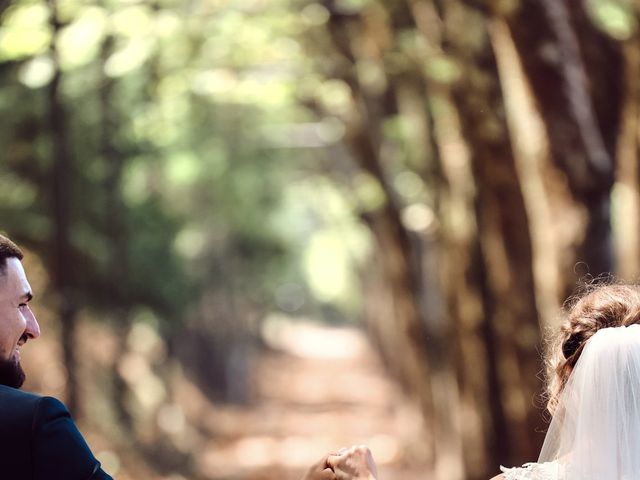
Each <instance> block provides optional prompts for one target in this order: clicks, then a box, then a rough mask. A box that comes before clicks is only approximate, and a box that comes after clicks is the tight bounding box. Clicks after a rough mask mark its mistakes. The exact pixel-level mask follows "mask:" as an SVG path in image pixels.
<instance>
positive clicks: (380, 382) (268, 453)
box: [197, 324, 429, 480]
mask: <svg viewBox="0 0 640 480" xmlns="http://www.w3.org/2000/svg"><path fill="white" fill-rule="evenodd" d="M286 333H287V334H286V335H284V336H282V337H278V338H286V341H275V340H274V341H272V343H273V346H274V347H278V348H277V349H275V348H274V350H273V351H271V352H267V353H263V354H261V355H260V357H259V361H258V362H257V371H256V388H257V392H256V394H257V401H256V402H255V403H254V405H253V406H251V407H243V408H241V407H229V406H226V407H225V406H219V407H218V408H217V409H216V412H215V414H214V417H215V420H214V419H212V421H211V422H208V425H209V428H210V429H211V430H212V431H211V434H212V439H211V440H210V441H209V442H208V444H207V447H206V448H205V449H204V452H203V454H202V455H201V457H200V459H199V464H198V466H197V470H198V472H199V473H200V474H202V475H204V476H205V477H207V478H211V479H227V478H228V479H231V478H238V479H266V478H274V479H275V478H278V479H282V478H287V479H289V478H290V479H297V478H299V477H300V475H301V474H302V472H303V471H304V469H305V468H306V467H307V466H309V465H310V464H311V463H313V462H314V461H316V460H317V459H318V458H319V457H320V456H321V455H322V454H324V453H325V452H328V451H330V450H332V449H334V448H339V447H342V446H347V445H350V444H367V445H369V446H370V448H371V449H372V450H373V453H374V455H375V457H376V459H377V461H378V464H379V467H380V477H381V479H385V480H387V479H395V478H398V479H399V478H402V479H405V480H406V479H410V478H420V479H424V480H427V479H428V478H429V475H428V472H427V471H426V469H425V468H421V467H420V465H418V463H420V462H419V461H418V460H416V459H415V458H409V457H410V456H411V455H410V454H409V452H408V451H407V449H406V448H405V447H406V446H407V445H408V444H412V445H414V446H415V445H416V442H417V441H418V438H419V436H420V433H419V432H420V426H421V419H420V416H419V415H417V414H416V412H415V411H414V410H413V409H411V408H409V407H408V406H407V405H406V402H404V401H403V400H402V398H401V395H400V393H399V392H398V391H397V386H395V385H394V384H393V383H392V382H391V381H390V380H389V379H388V377H387V376H386V375H385V373H384V370H383V368H382V366H381V365H380V363H379V361H378V359H377V357H376V356H375V354H374V353H373V352H372V349H371V347H370V346H369V344H368V343H367V341H366V339H365V336H364V335H363V334H362V333H360V332H359V331H357V330H355V329H329V328H324V327H318V326H314V325H311V324H303V325H301V326H296V327H295V328H293V327H290V330H289V331H287V332H286ZM274 338H276V337H274ZM414 451H415V448H414Z"/></svg>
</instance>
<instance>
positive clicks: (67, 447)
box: [0, 235, 375, 480]
mask: <svg viewBox="0 0 640 480" xmlns="http://www.w3.org/2000/svg"><path fill="white" fill-rule="evenodd" d="M22 256H23V254H22V251H21V250H20V248H18V246H17V245H16V244H15V243H13V242H12V241H11V240H9V239H8V238H6V237H4V236H2V235H0V452H1V453H0V478H1V479H10V480H44V479H46V480H113V479H112V478H111V477H110V476H109V475H107V474H106V473H105V472H104V471H103V470H102V468H100V462H99V461H98V460H97V459H96V458H95V457H94V455H93V453H91V450H90V449H89V446H88V445H87V443H86V442H85V441H84V438H83V437H82V435H81V434H80V432H79V431H78V427H77V426H76V424H75V422H74V421H73V419H72V418H71V415H70V414H69V411H68V410H67V409H66V407H65V406H64V405H63V404H62V403H60V402H59V401H58V400H56V399H55V398H52V397H41V396H38V395H34V394H32V393H26V392H22V391H20V390H19V388H20V387H21V386H22V384H23V382H24V379H25V374H24V371H23V370H22V366H21V365H20V351H21V349H22V346H23V345H24V344H25V343H27V342H28V341H29V340H34V339H36V338H38V337H39V336H40V326H39V325H38V321H37V320H36V317H35V315H34V314H33V312H32V311H31V309H30V308H29V302H30V301H31V299H32V298H33V293H32V291H31V286H30V285H29V281H28V280H27V275H26V273H25V271H24V268H23V266H22V261H21V260H22ZM363 455H364V456H363ZM367 455H368V457H370V452H368V449H365V450H363V449H362V447H357V448H356V447H354V448H352V449H350V450H349V451H346V449H345V451H344V452H342V451H341V452H339V454H333V455H328V456H325V457H323V458H322V459H321V460H320V461H319V462H318V463H316V464H315V465H313V466H311V468H309V470H308V471H307V473H306V474H305V476H304V477H303V479H302V480H356V479H357V480H360V479H362V480H370V479H368V478H367V477H366V476H363V475H359V474H360V473H361V472H362V471H368V470H367V469H366V468H364V467H362V466H363V465H364V466H365V467H366V466H367V464H368V462H367V461H366V460H364V458H365V457H366V456H367ZM372 461H373V459H371V462H372ZM354 466H355V467H360V470H359V469H358V468H355V469H354ZM363 468H364V470H363ZM374 471H375V470H374Z"/></svg>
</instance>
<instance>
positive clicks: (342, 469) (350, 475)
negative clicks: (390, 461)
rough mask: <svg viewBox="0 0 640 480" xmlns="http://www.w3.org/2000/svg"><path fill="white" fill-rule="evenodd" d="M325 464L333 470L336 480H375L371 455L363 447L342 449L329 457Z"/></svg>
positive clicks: (375, 471)
mask: <svg viewBox="0 0 640 480" xmlns="http://www.w3.org/2000/svg"><path fill="white" fill-rule="evenodd" d="M327 464H328V465H329V466H330V467H331V468H332V469H333V472H334V473H335V476H336V479H337V480H377V478H378V471H377V469H376V462H374V461H373V455H371V450H369V449H368V448H367V447H365V446H364V445H358V446H353V447H351V448H344V449H342V450H340V451H339V452H338V453H337V454H335V455H329V458H328V459H327Z"/></svg>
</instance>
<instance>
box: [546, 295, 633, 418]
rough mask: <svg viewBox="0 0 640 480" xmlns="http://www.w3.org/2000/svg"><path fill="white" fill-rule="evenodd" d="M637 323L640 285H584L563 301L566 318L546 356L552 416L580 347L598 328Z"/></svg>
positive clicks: (580, 350) (581, 347)
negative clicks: (584, 290) (565, 306)
mask: <svg viewBox="0 0 640 480" xmlns="http://www.w3.org/2000/svg"><path fill="white" fill-rule="evenodd" d="M633 324H640V286H638V285H624V284H611V285H600V286H590V287H587V289H586V293H583V294H582V295H578V296H576V297H574V298H572V299H570V300H569V301H568V302H567V312H566V319H565V320H564V322H563V324H562V326H561V327H560V331H559V332H558V334H557V335H556V336H555V338H553V339H552V340H551V343H550V348H549V350H548V352H549V355H548V359H547V378H548V382H547V392H546V393H547V395H546V396H547V409H548V410H549V412H550V413H551V414H552V415H553V413H554V411H555V408H556V406H557V403H558V396H559V395H560V393H561V392H562V390H563V388H564V386H565V384H566V383H567V380H568V379H569V375H570V374H571V371H572V370H573V367H574V366H575V365H576V362H577V361H578V359H579V358H580V354H581V353H582V350H583V349H584V346H585V344H586V342H587V340H589V339H590V338H591V337H592V336H593V334H594V333H596V332H597V331H598V330H600V329H602V328H607V327H620V326H623V325H624V326H629V325H633Z"/></svg>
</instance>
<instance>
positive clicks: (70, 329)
mask: <svg viewBox="0 0 640 480" xmlns="http://www.w3.org/2000/svg"><path fill="white" fill-rule="evenodd" d="M49 7H50V9H51V17H50V25H51V28H52V31H53V36H52V37H53V38H52V41H51V56H52V58H53V60H54V66H55V67H54V68H55V71H54V75H53V78H52V79H51V83H50V84H49V87H48V100H49V128H50V131H51V137H52V143H53V169H52V176H51V179H52V183H53V189H52V192H53V198H52V202H51V206H52V217H53V246H52V251H53V259H52V264H53V269H52V270H53V275H52V276H53V279H54V282H55V286H56V289H57V291H58V293H59V303H58V316H59V318H60V324H61V327H62V347H63V355H64V364H65V367H66V369H67V405H68V407H69V410H70V411H71V412H73V413H74V414H76V415H77V414H78V409H79V407H80V402H79V388H78V372H77V360H76V356H75V351H76V340H75V332H76V314H77V311H78V305H77V299H76V298H75V289H74V282H75V278H74V261H73V259H72V249H71V245H70V230H71V221H72V220H71V217H72V213H71V205H72V203H73V202H72V195H73V184H72V180H73V166H72V162H71V156H70V153H69V146H68V130H67V129H68V127H67V124H68V121H67V112H66V110H65V107H64V101H63V99H62V94H61V92H60V83H61V77H62V73H61V71H60V65H59V62H58V52H57V50H56V39H57V36H58V32H59V31H60V29H61V27H62V25H61V23H60V20H59V18H58V11H57V1H56V0H49Z"/></svg>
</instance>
